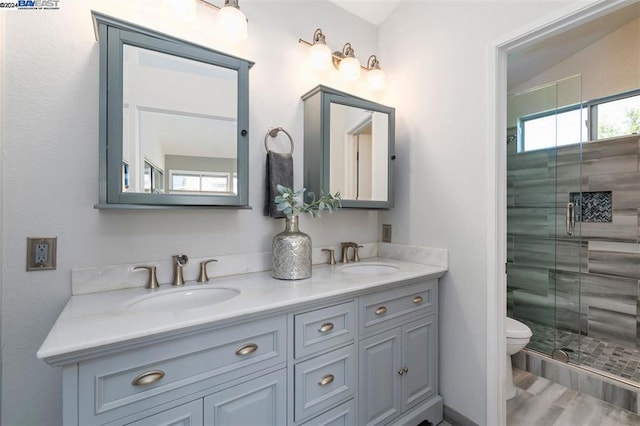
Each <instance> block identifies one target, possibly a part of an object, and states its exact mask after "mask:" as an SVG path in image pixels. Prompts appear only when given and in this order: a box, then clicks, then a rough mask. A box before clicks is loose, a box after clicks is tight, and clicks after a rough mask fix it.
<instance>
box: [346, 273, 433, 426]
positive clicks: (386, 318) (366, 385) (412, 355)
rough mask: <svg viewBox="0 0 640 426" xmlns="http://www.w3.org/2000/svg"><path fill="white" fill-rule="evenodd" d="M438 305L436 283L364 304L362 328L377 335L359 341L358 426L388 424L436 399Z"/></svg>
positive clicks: (362, 301) (380, 296) (390, 292)
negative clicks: (430, 399)
mask: <svg viewBox="0 0 640 426" xmlns="http://www.w3.org/2000/svg"><path fill="white" fill-rule="evenodd" d="M435 300H437V284H436V282H435V281H433V282H428V283H421V284H416V285H412V286H407V287H404V288H400V289H393V290H387V291H381V292H378V293H374V294H371V295H367V296H363V297H362V298H361V299H360V312H361V324H360V325H361V329H363V331H364V333H365V335H366V334H371V333H374V332H375V333H377V334H373V335H371V336H370V337H366V338H363V339H361V340H360V342H359V355H358V360H359V374H358V377H359V392H360V397H359V418H360V421H359V422H358V424H362V425H383V424H388V423H389V422H392V421H394V419H396V418H398V417H399V416H401V415H402V414H403V413H406V412H408V410H410V409H412V408H413V407H415V406H417V405H418V404H420V403H421V402H424V401H427V400H428V399H429V398H430V397H433V396H435V395H436V394H437V356H438V350H437V341H438V338H437V329H438V327H437V319H436V318H437V317H436V305H435V303H434V301H435ZM425 315H426V316H425ZM367 327H369V328H370V330H367ZM404 422H405V421H404V420H403V421H398V423H399V424H403V423H404Z"/></svg>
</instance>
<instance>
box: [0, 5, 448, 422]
mask: <svg viewBox="0 0 640 426" xmlns="http://www.w3.org/2000/svg"><path fill="white" fill-rule="evenodd" d="M160 3H161V2H158V1H157V0H136V1H135V2H133V1H130V0H126V1H125V0H111V1H107V0H91V1H73V0H65V1H61V2H60V9H59V10H49V11H8V12H7V13H5V12H2V14H1V16H2V18H0V19H2V20H3V19H4V18H5V17H6V44H7V50H6V64H5V66H4V67H3V68H0V76H4V77H5V87H4V89H3V90H2V97H3V100H4V102H5V103H6V105H5V109H4V111H2V110H0V112H6V115H5V114H2V115H1V116H2V117H4V119H5V120H6V121H5V123H6V128H5V129H4V164H3V168H4V176H5V179H4V181H3V182H0V185H1V186H0V192H1V193H2V201H3V202H4V210H2V209H0V212H2V213H0V219H2V221H1V222H0V223H1V224H2V226H3V230H4V233H3V242H4V246H5V247H11V252H10V253H5V256H3V257H2V268H3V272H2V284H3V287H2V309H1V315H2V316H1V320H2V321H1V325H2V333H1V335H0V336H1V339H2V402H1V408H2V417H1V419H0V423H1V424H3V425H7V426H12V425H21V426H22V425H55V424H60V423H61V374H60V370H59V369H55V368H52V367H50V366H48V365H46V364H45V363H44V362H42V361H39V360H38V359H36V351H37V349H38V347H39V346H40V344H41V343H42V341H43V340H44V338H45V336H46V334H47V333H48V331H49V329H50V327H51V326H52V325H53V323H54V321H55V320H56V318H57V316H58V314H59V313H60V312H61V310H62V308H63V307H64V304H65V303H66V301H67V300H68V298H69V296H70V277H71V273H70V271H71V268H72V267H83V266H98V265H110V264H118V263H133V262H141V263H142V262H144V261H147V260H162V259H164V260H166V259H169V257H170V256H171V255H172V254H176V253H181V252H184V253H187V254H188V255H190V256H192V257H205V256H207V257H208V256H215V255H222V254H230V253H254V252H262V251H269V250H270V249H271V239H272V237H273V235H275V234H276V233H277V232H280V230H281V227H282V223H281V221H274V220H272V219H269V218H264V217H263V216H262V214H261V212H262V209H261V206H262V203H263V176H264V162H265V152H264V148H263V137H264V134H265V132H266V130H267V129H268V128H269V127H271V126H283V127H284V128H286V129H287V130H288V131H289V132H290V133H291V134H292V135H293V137H294V140H295V143H296V151H295V153H294V157H295V158H294V160H295V186H296V187H301V185H302V176H303V175H302V153H303V149H302V135H303V122H302V112H303V111H302V108H303V107H302V102H301V100H300V95H302V94H303V93H305V92H307V91H308V90H309V89H311V88H312V87H314V86H315V85H316V84H318V83H323V84H326V85H328V86H333V87H335V88H336V89H339V90H345V91H350V92H353V93H354V94H356V95H359V96H365V97H371V96H369V94H368V93H367V92H366V90H364V89H363V87H362V86H361V84H360V83H356V84H350V85H348V84H343V83H341V82H340V81H339V80H338V79H337V78H336V77H335V74H333V73H331V72H324V73H322V74H313V73H309V72H308V70H307V68H306V63H305V61H304V58H305V55H306V52H307V49H308V48H307V47H305V46H303V45H300V44H298V38H299V37H302V38H304V39H306V40H309V39H311V36H312V34H313V32H314V30H315V29H316V28H317V27H321V28H322V29H323V30H324V31H325V33H326V34H327V41H328V43H329V45H330V46H331V47H333V48H334V50H338V49H340V48H341V46H342V44H344V43H345V42H347V41H349V42H351V43H352V44H353V46H354V47H355V49H356V52H357V54H358V55H360V56H363V57H367V56H368V55H370V54H373V53H377V48H376V47H377V29H376V28H375V27H373V26H372V25H370V24H367V23H365V22H364V21H361V20H358V19H356V18H354V17H353V16H352V15H349V14H347V13H346V12H344V11H342V9H339V8H338V7H337V6H335V5H333V4H331V3H329V2H326V1H322V2H313V1H305V2H300V1H291V2H284V1H254V2H250V1H246V2H244V3H243V2H241V3H242V5H241V6H242V10H243V11H244V12H245V14H246V15H247V16H248V18H249V40H248V41H247V42H244V43H243V44H242V45H240V46H239V47H233V46H230V45H227V44H225V43H223V42H221V41H219V40H218V39H217V38H216V36H215V34H214V33H213V25H212V22H213V19H214V17H215V14H216V12H215V11H214V10H213V9H210V8H208V7H206V6H202V5H200V4H199V5H198V9H197V16H196V17H195V20H194V21H193V22H191V23H189V24H188V25H185V24H183V23H181V22H179V21H175V20H173V19H174V18H173V16H175V15H167V14H166V13H165V11H164V9H163V8H162V7H161V6H160ZM91 9H96V10H99V11H101V12H104V13H107V14H111V15H114V16H118V17H120V18H122V19H126V20H129V21H132V22H136V23H139V24H141V25H143V26H147V27H150V28H154V29H157V30H160V31H163V32H167V33H171V34H173V35H176V36H178V37H181V38H185V39H188V40H191V41H194V42H197V43H201V44H204V45H207V46H210V47H213V48H218V49H219V50H224V51H227V52H229V53H232V54H235V55H238V56H242V57H246V58H247V59H250V60H253V61H255V63H256V65H255V66H254V67H253V69H252V70H251V71H250V117H251V118H250V154H249V155H250V164H251V167H250V170H251V172H250V179H249V183H250V185H249V186H250V204H251V205H252V206H253V210H239V211H234V210H206V209H198V210H170V211H100V210H94V209H93V205H94V204H95V203H96V202H97V201H98V171H97V168H98V44H97V43H96V41H95V38H94V34H93V25H92V22H91V15H90V10H91ZM0 24H2V21H0ZM3 28H5V25H2V26H0V34H1V32H2V29H3ZM0 37H1V36H0ZM0 46H2V43H1V39H0ZM365 55H366V56H365ZM1 140H2V139H0V141H1ZM284 146H285V147H286V144H284ZM301 227H302V229H303V230H305V231H306V232H308V233H309V234H310V235H311V237H312V238H313V242H314V244H315V245H328V244H335V243H337V242H339V241H362V242H369V241H376V240H377V236H378V234H379V232H378V213H375V212H368V211H361V212H358V211H347V210H344V211H339V212H337V213H334V214H333V215H323V217H322V218H321V219H314V220H313V221H312V220H311V219H308V218H303V219H302V224H301ZM39 235H45V236H49V235H52V236H57V237H58V269H57V270H56V271H43V272H30V273H27V272H25V253H26V247H25V246H26V237H27V236H39ZM444 246H446V245H444Z"/></svg>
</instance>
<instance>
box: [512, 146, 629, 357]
mask: <svg viewBox="0 0 640 426" xmlns="http://www.w3.org/2000/svg"><path fill="white" fill-rule="evenodd" d="M515 145H516V143H515V142H512V143H510V144H509V145H508V161H507V185H508V186H507V189H508V191H507V197H508V200H507V203H508V212H507V217H508V221H507V237H508V238H507V250H508V253H507V259H508V262H509V265H508V266H509V267H508V275H507V277H508V279H507V281H508V285H507V297H508V299H507V301H508V306H507V309H508V313H509V314H510V315H513V316H514V317H516V318H519V319H523V320H525V321H532V322H536V323H538V324H542V325H548V326H555V325H556V324H557V326H558V327H559V328H560V329H562V330H566V331H570V332H581V333H583V334H586V335H588V336H591V337H595V338H606V339H607V341H609V342H612V343H617V344H622V345H624V346H626V347H631V348H640V295H639V293H638V292H639V286H640V245H639V244H638V243H639V241H640V240H639V238H640V165H639V160H638V159H639V157H640V137H638V136H637V135H636V136H633V137H625V138H617V139H609V140H607V141H602V142H590V143H587V144H584V145H583V151H582V173H580V148H579V147H578V146H569V147H561V148H559V149H558V152H557V155H556V152H555V149H550V150H540V151H533V152H528V153H520V154H518V153H516V146H515ZM556 177H557V187H556ZM580 185H581V186H582V187H581V188H580ZM580 190H582V191H583V192H608V191H610V192H611V202H612V218H611V221H610V222H578V223H576V233H575V236H569V235H567V234H566V232H565V206H566V204H567V203H568V202H569V201H571V200H570V193H571V192H577V191H580ZM594 196H596V195H594ZM605 198H606V197H603V199H605ZM556 235H557V236H559V239H557V240H556ZM580 235H581V238H580ZM578 278H580V281H581V283H582V291H581V293H579V291H578V290H579V283H578ZM530 346H531V347H533V348H535V349H538V350H541V351H544V352H547V353H548V352H550V351H551V350H552V349H553V348H549V347H536V341H535V336H534V339H533V341H532V344H531V345H530Z"/></svg>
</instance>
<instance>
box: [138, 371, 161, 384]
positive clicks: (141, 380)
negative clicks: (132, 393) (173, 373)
mask: <svg viewBox="0 0 640 426" xmlns="http://www.w3.org/2000/svg"><path fill="white" fill-rule="evenodd" d="M163 377H164V371H162V370H151V371H147V372H146V373H142V374H140V375H139V376H137V377H136V378H135V379H133V381H132V382H131V384H132V385H133V386H145V385H150V384H152V383H155V382H157V381H158V380H160V379H162V378H163Z"/></svg>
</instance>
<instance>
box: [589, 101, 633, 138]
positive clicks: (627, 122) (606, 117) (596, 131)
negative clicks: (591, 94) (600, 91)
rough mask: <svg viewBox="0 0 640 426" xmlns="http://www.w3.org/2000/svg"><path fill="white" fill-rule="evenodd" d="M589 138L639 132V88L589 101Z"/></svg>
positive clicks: (611, 136) (613, 136)
mask: <svg viewBox="0 0 640 426" xmlns="http://www.w3.org/2000/svg"><path fill="white" fill-rule="evenodd" d="M589 105H590V108H591V119H592V121H591V123H592V126H591V132H592V134H593V137H592V138H591V139H593V140H596V139H606V138H615V137H618V136H625V135H632V134H634V133H635V134H638V133H640V90H635V91H633V92H627V93H623V94H620V95H616V96H612V97H609V98H605V99H603V100H600V101H596V102H593V103H589Z"/></svg>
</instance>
